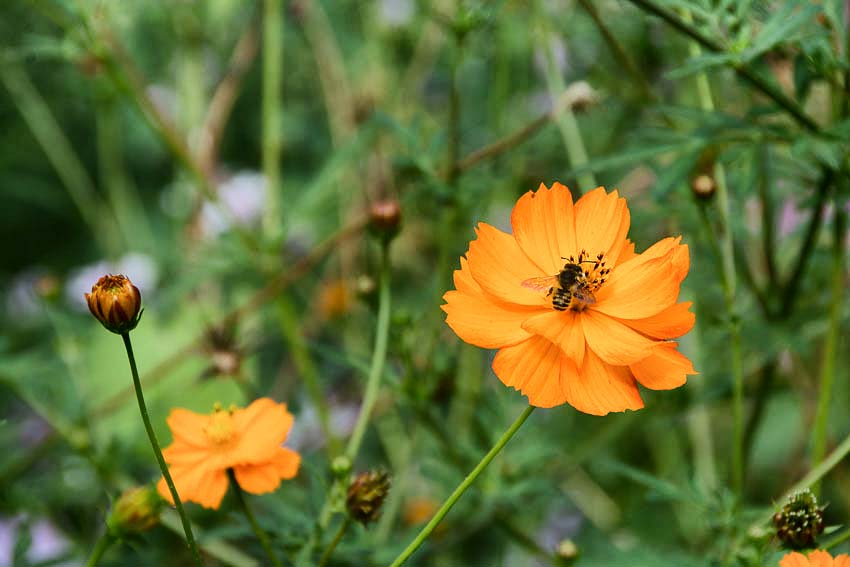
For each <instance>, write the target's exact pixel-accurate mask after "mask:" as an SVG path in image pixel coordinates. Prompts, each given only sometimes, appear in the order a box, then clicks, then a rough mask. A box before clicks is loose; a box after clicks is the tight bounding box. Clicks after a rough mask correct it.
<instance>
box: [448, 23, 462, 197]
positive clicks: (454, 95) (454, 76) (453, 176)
mask: <svg viewBox="0 0 850 567" xmlns="http://www.w3.org/2000/svg"><path fill="white" fill-rule="evenodd" d="M463 38H464V35H463V34H462V33H455V46H454V48H455V49H454V54H453V56H452V70H451V76H450V78H451V84H450V85H449V123H448V137H449V139H448V144H447V148H446V152H447V154H448V162H449V165H448V174H447V175H446V183H447V184H448V185H449V186H451V187H452V188H454V185H455V183H457V178H458V176H459V175H460V171H461V170H460V89H459V87H458V71H459V69H460V64H461V61H462V60H463V45H464V42H463Z"/></svg>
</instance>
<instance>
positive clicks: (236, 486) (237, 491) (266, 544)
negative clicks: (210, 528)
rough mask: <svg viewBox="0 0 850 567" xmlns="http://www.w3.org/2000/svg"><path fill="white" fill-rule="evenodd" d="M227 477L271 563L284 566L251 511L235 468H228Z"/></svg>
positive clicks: (278, 566)
mask: <svg viewBox="0 0 850 567" xmlns="http://www.w3.org/2000/svg"><path fill="white" fill-rule="evenodd" d="M227 478H229V479H230V484H231V485H232V486H233V493H234V494H235V495H236V501H237V502H238V503H239V507H240V508H241V509H242V513H243V514H245V517H246V518H248V523H249V524H251V529H252V530H254V535H256V536H257V539H258V540H260V545H262V546H263V550H265V552H266V555H268V556H269V561H271V564H272V565H273V566H274V567H282V564H281V562H280V560H278V558H277V555H275V552H274V550H273V549H272V546H271V543H270V542H269V536H268V535H266V532H264V531H263V530H262V528H260V525H259V524H258V523H257V519H256V518H255V517H254V513H253V512H251V508H249V507H248V502H246V501H245V493H244V492H243V491H242V487H241V486H239V481H238V480H236V475H235V474H234V473H233V469H227Z"/></svg>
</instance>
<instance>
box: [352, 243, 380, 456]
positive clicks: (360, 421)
mask: <svg viewBox="0 0 850 567" xmlns="http://www.w3.org/2000/svg"><path fill="white" fill-rule="evenodd" d="M378 285H379V290H378V294H379V296H378V327H377V330H376V332H375V350H373V351H372V363H371V365H370V367H369V378H368V380H367V382H366V393H365V394H364V395H363V404H362V406H361V407H360V414H359V415H358V416H357V423H356V424H355V425H354V431H353V432H352V434H351V438H350V439H349V440H348V447H347V448H346V450H345V455H346V456H347V457H348V458H349V459H351V461H352V463H353V462H354V458H355V457H356V456H357V452H358V451H359V450H360V444H361V443H362V441H363V435H364V433H365V432H366V426H367V425H368V424H369V416H370V415H371V414H372V408H373V407H374V406H375V401H376V400H377V398H378V389H379V387H380V385H381V374H383V373H384V363H385V362H386V360H387V339H388V337H389V334H390V333H389V330H390V243H389V241H385V242H382V244H381V275H380V280H379V284H378Z"/></svg>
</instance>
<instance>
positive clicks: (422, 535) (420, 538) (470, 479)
mask: <svg viewBox="0 0 850 567" xmlns="http://www.w3.org/2000/svg"><path fill="white" fill-rule="evenodd" d="M533 411H534V406H528V407H527V408H525V410H524V411H523V412H522V414H520V416H519V417H518V418H517V419H516V421H514V422H513V424H512V425H511V426H510V427H509V428H508V430H507V431H505V432H504V433H503V434H502V436H501V437H500V438H499V440H498V441H496V444H495V445H493V448H492V449H490V451H489V452H488V453H487V454H486V455H484V458H483V459H481V462H479V463H478V464H477V465H476V466H475V468H474V469H472V472H470V473H469V474H468V475H467V477H466V478H465V479H464V480H463V482H461V483H460V485H458V487H457V488H456V489H455V491H454V492H452V494H451V496H449V497H448V499H446V501H445V502H443V505H442V506H441V507H440V509H439V510H437V513H436V514H435V515H434V517H433V518H431V521H430V522H428V524H427V525H426V526H425V527H424V528H422V531H421V532H419V535H417V536H416V539H414V540H413V541H412V542H410V545H408V546H407V547H406V548H405V549H404V551H402V552H401V553H400V554H399V556H398V557H396V558H395V561H393V562H392V564H391V565H390V567H399V566H400V565H403V564H404V562H405V561H407V559H408V558H409V557H410V556H411V555H413V552H414V551H416V550H417V549H419V546H421V545H422V543H423V542H424V541H425V540H426V539H427V538H428V536H429V535H431V532H432V531H434V528H436V527H437V524H439V523H440V521H441V520H442V519H443V518H444V517H445V515H446V514H448V513H449V510H451V509H452V506H454V505H455V503H456V502H457V501H458V500H459V499H460V497H461V496H463V493H464V492H466V489H467V488H469V487H470V486H472V484H473V483H474V482H475V481H476V479H478V476H479V475H480V474H481V472H482V471H483V470H484V469H485V468H487V465H489V464H490V461H492V460H493V458H495V456H496V455H498V454H499V451H501V450H502V447H504V446H505V445H506V444H507V442H508V441H510V440H511V438H512V437H513V436H514V434H515V433H516V432H517V430H519V428H520V427H521V426H522V424H523V423H525V420H526V419H528V416H530V415H531V412H533Z"/></svg>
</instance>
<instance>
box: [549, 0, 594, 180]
mask: <svg viewBox="0 0 850 567" xmlns="http://www.w3.org/2000/svg"><path fill="white" fill-rule="evenodd" d="M536 9H537V10H538V11H542V9H543V8H542V7H541V6H539V5H537V6H536ZM538 27H539V29H540V30H541V31H542V32H543V33H542V34H541V35H542V38H543V51H544V52H545V59H546V85H547V87H548V88H549V97H550V98H551V99H552V106H553V108H555V109H556V114H555V120H556V122H557V123H558V128H559V129H560V130H561V137H562V138H563V140H564V146H565V147H566V150H567V159H568V160H569V162H570V166H571V167H572V168H573V169H581V168H582V167H583V166H584V165H587V162H588V157H587V150H586V149H585V147H584V140H583V139H582V136H581V130H580V129H579V127H578V122H577V121H576V117H575V114H573V109H572V107H571V106H570V105H569V104H564V105H558V101H559V100H560V98H561V96H562V95H563V94H564V90H565V89H566V86H565V85H564V78H563V77H562V76H561V72H560V70H559V69H558V67H557V64H556V62H555V54H554V53H553V52H552V48H551V47H552V46H551V45H550V43H549V40H550V39H551V37H552V34H551V32H550V30H549V26H548V24H547V22H546V19H545V17H544V15H543V14H542V13H539V14H538ZM578 184H579V191H580V192H581V191H590V190H591V189H593V188H595V187H596V186H597V184H596V177H595V176H594V175H593V171H590V170H588V171H586V172H585V173H582V174H581V175H579V176H578Z"/></svg>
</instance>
